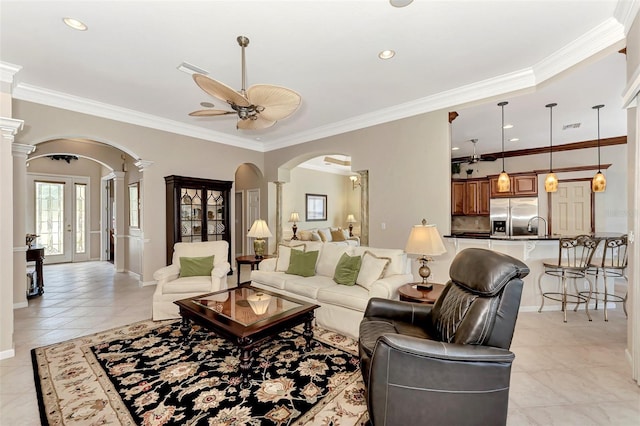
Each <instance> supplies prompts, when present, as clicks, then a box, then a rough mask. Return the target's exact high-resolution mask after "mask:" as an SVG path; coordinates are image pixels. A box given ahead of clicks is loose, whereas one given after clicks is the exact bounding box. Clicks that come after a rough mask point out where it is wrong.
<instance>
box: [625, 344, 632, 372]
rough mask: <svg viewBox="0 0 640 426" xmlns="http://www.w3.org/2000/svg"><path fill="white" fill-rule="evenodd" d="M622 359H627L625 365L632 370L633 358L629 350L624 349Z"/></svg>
mask: <svg viewBox="0 0 640 426" xmlns="http://www.w3.org/2000/svg"><path fill="white" fill-rule="evenodd" d="M624 357H625V358H626V359H627V364H629V366H630V367H631V369H633V357H632V356H631V352H629V348H625V349H624Z"/></svg>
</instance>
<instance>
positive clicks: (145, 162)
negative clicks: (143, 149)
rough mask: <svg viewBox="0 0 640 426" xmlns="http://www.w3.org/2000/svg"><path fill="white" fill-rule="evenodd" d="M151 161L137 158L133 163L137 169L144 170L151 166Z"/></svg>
mask: <svg viewBox="0 0 640 426" xmlns="http://www.w3.org/2000/svg"><path fill="white" fill-rule="evenodd" d="M153 163H154V162H153V161H150V160H142V159H140V160H138V161H136V162H135V163H133V165H134V166H136V167H137V168H138V171H140V172H144V171H145V170H146V169H148V168H149V167H151V166H152V165H153Z"/></svg>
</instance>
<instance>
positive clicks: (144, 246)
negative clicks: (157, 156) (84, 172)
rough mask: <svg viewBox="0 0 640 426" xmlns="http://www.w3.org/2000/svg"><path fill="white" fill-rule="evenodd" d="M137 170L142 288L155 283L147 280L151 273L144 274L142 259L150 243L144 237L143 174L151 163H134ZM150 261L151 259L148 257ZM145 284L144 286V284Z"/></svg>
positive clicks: (145, 210)
mask: <svg viewBox="0 0 640 426" xmlns="http://www.w3.org/2000/svg"><path fill="white" fill-rule="evenodd" d="M133 164H134V165H135V166H136V167H137V168H138V170H139V171H140V173H141V176H140V187H139V191H140V192H139V193H138V199H139V203H138V205H139V207H140V250H139V253H140V259H139V261H140V285H142V286H144V285H151V283H155V281H152V280H150V279H149V278H151V275H150V274H151V273H150V272H145V263H144V257H145V253H147V251H146V249H147V248H148V247H149V244H150V243H151V239H150V238H147V237H146V234H145V223H146V221H145V214H146V212H147V209H145V200H146V197H145V194H146V193H147V188H146V185H147V182H148V181H149V179H145V174H144V172H145V171H147V169H149V168H151V166H153V161H149V160H142V159H140V160H138V161H136V162H135V163H133ZM149 214H152V211H151V210H149ZM150 259H151V257H150ZM145 283H146V284H145Z"/></svg>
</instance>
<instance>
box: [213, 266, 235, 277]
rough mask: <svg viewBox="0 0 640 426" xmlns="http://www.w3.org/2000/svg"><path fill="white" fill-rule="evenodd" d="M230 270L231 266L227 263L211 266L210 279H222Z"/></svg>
mask: <svg viewBox="0 0 640 426" xmlns="http://www.w3.org/2000/svg"><path fill="white" fill-rule="evenodd" d="M230 270H231V265H230V264H229V262H224V263H219V264H217V265H213V269H212V270H211V278H212V279H213V278H224V277H225V276H226V275H227V274H228V273H229V271H230Z"/></svg>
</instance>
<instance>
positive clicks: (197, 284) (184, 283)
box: [162, 275, 212, 294]
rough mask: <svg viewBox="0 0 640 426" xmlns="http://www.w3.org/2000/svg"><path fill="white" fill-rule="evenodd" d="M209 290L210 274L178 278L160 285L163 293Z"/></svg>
mask: <svg viewBox="0 0 640 426" xmlns="http://www.w3.org/2000/svg"><path fill="white" fill-rule="evenodd" d="M210 291H212V290H211V275H208V276H193V277H185V278H178V279H176V280H173V281H169V282H167V283H165V284H164V286H163V287H162V293H163V294H182V293H197V292H202V293H208V292H210Z"/></svg>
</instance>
